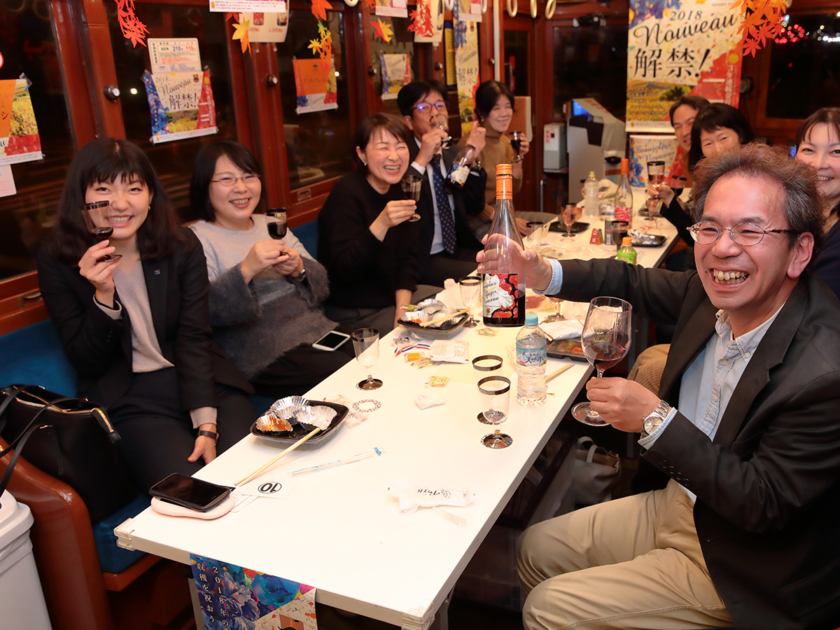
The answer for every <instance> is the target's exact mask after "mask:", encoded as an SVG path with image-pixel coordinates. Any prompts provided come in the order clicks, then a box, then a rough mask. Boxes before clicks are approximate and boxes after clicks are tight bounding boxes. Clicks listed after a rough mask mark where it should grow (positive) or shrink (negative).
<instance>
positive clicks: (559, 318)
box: [543, 295, 566, 324]
mask: <svg viewBox="0 0 840 630" xmlns="http://www.w3.org/2000/svg"><path fill="white" fill-rule="evenodd" d="M547 297H548V299H549V300H551V302H552V303H553V304H554V312H553V313H552V314H551V315H549V316H548V317H546V318H545V319H544V320H543V323H544V324H547V323H549V322H562V321H563V320H564V319H566V318H565V317H563V316H562V315H561V314H560V305H561V304H562V303H563V300H561V299H560V298H558V297H552V296H550V295H549V296H547Z"/></svg>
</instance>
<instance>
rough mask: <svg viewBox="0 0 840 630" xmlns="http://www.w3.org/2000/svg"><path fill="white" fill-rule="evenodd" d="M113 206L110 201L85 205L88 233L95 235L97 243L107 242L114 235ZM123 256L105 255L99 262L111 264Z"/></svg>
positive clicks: (84, 213)
mask: <svg viewBox="0 0 840 630" xmlns="http://www.w3.org/2000/svg"><path fill="white" fill-rule="evenodd" d="M111 213H112V208H111V204H110V203H109V202H108V201H94V202H92V203H86V204H85V211H84V212H83V213H82V215H83V216H84V217H85V224H86V225H87V229H88V232H90V233H91V234H93V236H94V238H96V240H97V241H100V242H102V241H107V240H108V239H109V238H111V236H112V235H113V234H114V226H113V224H112V223H111ZM120 258H122V254H105V255H104V256H102V258H100V259H99V261H102V262H111V261H112V260H119V259H120Z"/></svg>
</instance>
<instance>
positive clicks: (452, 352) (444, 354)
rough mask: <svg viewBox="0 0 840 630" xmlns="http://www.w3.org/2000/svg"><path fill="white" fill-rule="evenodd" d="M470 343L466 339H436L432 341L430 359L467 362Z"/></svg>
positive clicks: (468, 360)
mask: <svg viewBox="0 0 840 630" xmlns="http://www.w3.org/2000/svg"><path fill="white" fill-rule="evenodd" d="M469 350H470V344H469V343H468V342H466V341H445V340H443V339H438V340H437V341H434V342H432V347H431V351H432V361H444V362H446V363H469V362H470V358H469V354H470V353H469Z"/></svg>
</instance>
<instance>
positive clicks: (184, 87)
mask: <svg viewBox="0 0 840 630" xmlns="http://www.w3.org/2000/svg"><path fill="white" fill-rule="evenodd" d="M143 84H144V85H145V86H146V98H147V99H148V101H149V110H150V112H151V114H152V137H151V141H152V142H153V143H155V144H157V143H159V142H172V141H173V140H182V139H184V138H193V137H196V136H208V135H211V134H214V133H217V132H218V129H217V128H216V104H215V102H214V101H213V88H212V87H211V86H210V73H209V72H167V73H162V74H155V75H151V74H148V73H146V74H144V75H143Z"/></svg>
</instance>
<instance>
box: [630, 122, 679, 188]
mask: <svg viewBox="0 0 840 630" xmlns="http://www.w3.org/2000/svg"><path fill="white" fill-rule="evenodd" d="M676 155H677V137H676V136H671V135H667V136H665V135H660V136H637V135H631V136H630V185H631V186H636V187H642V188H644V187H646V186H647V179H648V176H647V163H648V162H651V161H653V160H660V161H662V162H665V164H666V165H670V164H672V163H673V162H674V158H675V156H676Z"/></svg>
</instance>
